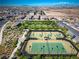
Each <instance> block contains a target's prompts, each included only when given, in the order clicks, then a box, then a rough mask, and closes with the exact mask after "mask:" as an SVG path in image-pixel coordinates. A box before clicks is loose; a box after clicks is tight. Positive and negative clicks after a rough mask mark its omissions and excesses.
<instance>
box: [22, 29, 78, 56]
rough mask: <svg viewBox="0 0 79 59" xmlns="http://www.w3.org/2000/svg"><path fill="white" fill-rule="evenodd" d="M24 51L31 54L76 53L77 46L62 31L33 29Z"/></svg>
mask: <svg viewBox="0 0 79 59" xmlns="http://www.w3.org/2000/svg"><path fill="white" fill-rule="evenodd" d="M57 38H60V39H57ZM27 40H28V41H27V44H26V43H25V44H24V45H25V46H24V49H23V50H24V51H25V52H26V53H28V54H31V55H38V54H40V55H76V54H77V50H76V48H75V47H74V46H73V45H72V44H71V43H70V42H69V41H67V40H66V39H65V35H64V34H63V33H62V32H61V31H56V30H54V31H53V30H31V31H30V32H29V38H28V39H27Z"/></svg>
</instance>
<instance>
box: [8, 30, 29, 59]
mask: <svg viewBox="0 0 79 59" xmlns="http://www.w3.org/2000/svg"><path fill="white" fill-rule="evenodd" d="M28 32H29V30H28V29H27V30H26V31H25V32H24V34H23V35H22V37H20V38H19V40H18V43H17V47H16V48H15V49H14V50H13V52H12V54H11V56H10V57H9V59H12V58H13V57H14V55H15V53H16V51H17V50H18V49H20V47H21V43H23V42H24V41H25V39H26V37H25V35H26V34H27V33H28Z"/></svg>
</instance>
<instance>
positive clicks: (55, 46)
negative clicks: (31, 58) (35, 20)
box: [31, 42, 66, 54]
mask: <svg viewBox="0 0 79 59" xmlns="http://www.w3.org/2000/svg"><path fill="white" fill-rule="evenodd" d="M31 53H32V54H64V53H66V50H65V48H64V46H63V45H62V43H57V42H56V43H52V42H45V43H43V42H41V43H36V42H35V43H32V48H31Z"/></svg>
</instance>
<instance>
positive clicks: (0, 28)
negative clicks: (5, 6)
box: [0, 20, 7, 44]
mask: <svg viewBox="0 0 79 59" xmlns="http://www.w3.org/2000/svg"><path fill="white" fill-rule="evenodd" d="M6 23H7V20H3V21H0V44H1V42H2V35H3V31H4V28H5V26H6Z"/></svg>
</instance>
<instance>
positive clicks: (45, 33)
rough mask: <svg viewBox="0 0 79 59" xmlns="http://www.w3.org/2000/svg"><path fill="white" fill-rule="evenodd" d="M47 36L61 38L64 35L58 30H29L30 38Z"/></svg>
mask: <svg viewBox="0 0 79 59" xmlns="http://www.w3.org/2000/svg"><path fill="white" fill-rule="evenodd" d="M45 37H48V38H50V39H56V38H63V37H64V35H63V34H62V33H60V32H31V34H30V38H38V39H44V38H45Z"/></svg>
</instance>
